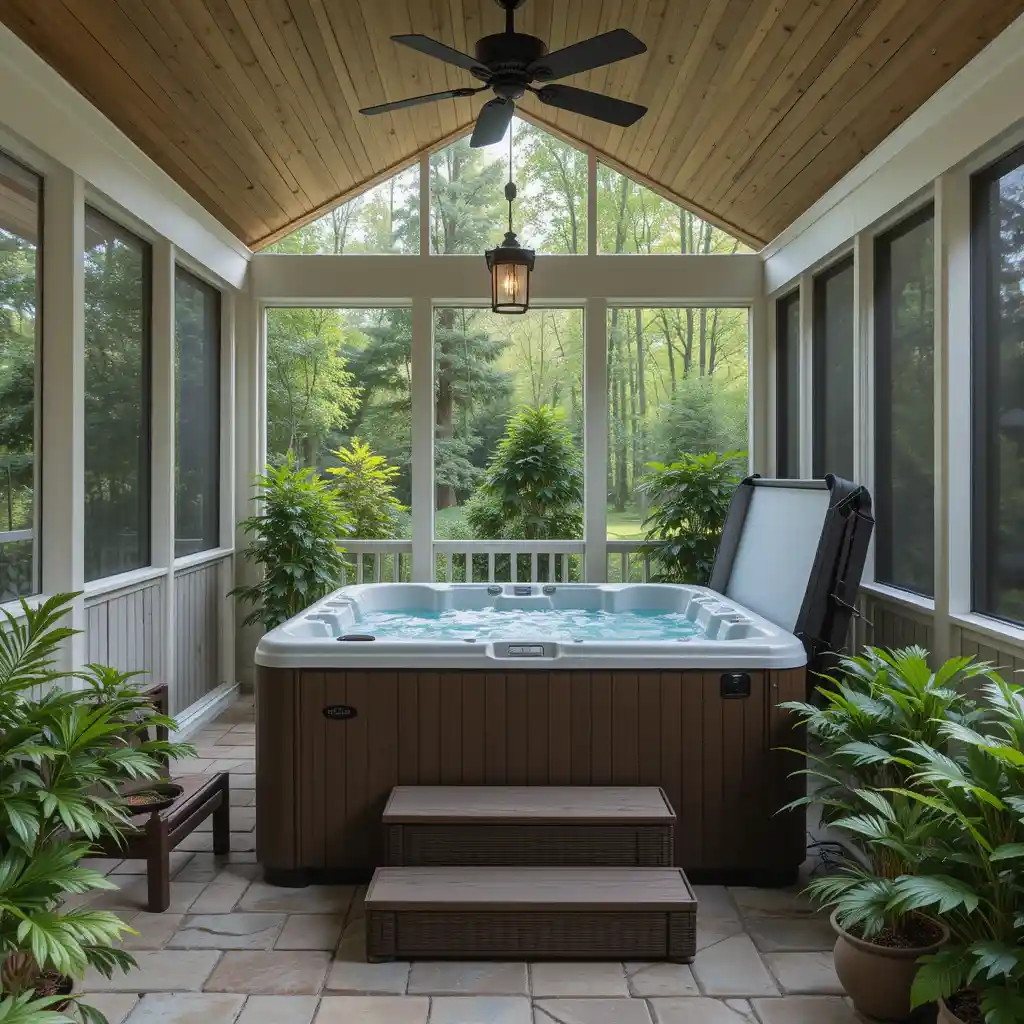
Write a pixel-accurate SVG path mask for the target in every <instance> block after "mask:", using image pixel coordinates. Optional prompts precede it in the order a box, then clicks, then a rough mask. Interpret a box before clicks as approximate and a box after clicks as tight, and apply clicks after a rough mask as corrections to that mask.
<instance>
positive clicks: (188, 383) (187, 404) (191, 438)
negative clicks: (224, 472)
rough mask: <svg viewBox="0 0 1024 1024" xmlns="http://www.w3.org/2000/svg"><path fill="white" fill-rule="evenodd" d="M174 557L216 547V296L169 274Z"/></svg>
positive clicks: (189, 278) (184, 274)
mask: <svg viewBox="0 0 1024 1024" xmlns="http://www.w3.org/2000/svg"><path fill="white" fill-rule="evenodd" d="M174 335H175V352H174V362H175V381H176V388H175V407H174V419H175V438H176V443H175V449H174V451H175V466H174V555H175V557H176V558H180V557H181V556H183V555H192V554H195V553H196V552H197V551H208V550H209V549H210V548H215V547H217V546H218V544H219V541H220V500H219V491H220V486H219V482H220V292H219V291H217V289H216V288H214V287H212V286H211V285H208V284H207V283H206V282H205V281H200V280H199V278H197V277H195V276H193V275H192V274H190V273H188V271H186V270H183V269H182V268H181V267H177V268H176V269H175V274H174Z"/></svg>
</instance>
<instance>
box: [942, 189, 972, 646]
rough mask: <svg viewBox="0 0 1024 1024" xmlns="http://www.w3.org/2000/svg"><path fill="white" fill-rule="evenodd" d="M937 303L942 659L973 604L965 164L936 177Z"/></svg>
mask: <svg viewBox="0 0 1024 1024" xmlns="http://www.w3.org/2000/svg"><path fill="white" fill-rule="evenodd" d="M934 305H935V356H934V358H935V413H934V415H935V614H934V617H933V634H932V654H933V657H934V659H935V662H936V664H938V663H940V662H942V661H943V660H945V659H946V658H948V657H949V656H950V653H951V652H950V645H951V636H950V622H949V613H950V612H957V613H960V614H966V613H967V612H969V611H970V610H971V433H972V431H971V181H970V177H969V176H968V174H967V172H966V171H964V170H960V171H953V172H950V173H948V174H943V175H941V176H940V177H939V178H937V179H936V181H935V303H934ZM954 523H955V524H956V532H955V533H954V532H953V530H952V529H951V524H954ZM957 653H959V651H957Z"/></svg>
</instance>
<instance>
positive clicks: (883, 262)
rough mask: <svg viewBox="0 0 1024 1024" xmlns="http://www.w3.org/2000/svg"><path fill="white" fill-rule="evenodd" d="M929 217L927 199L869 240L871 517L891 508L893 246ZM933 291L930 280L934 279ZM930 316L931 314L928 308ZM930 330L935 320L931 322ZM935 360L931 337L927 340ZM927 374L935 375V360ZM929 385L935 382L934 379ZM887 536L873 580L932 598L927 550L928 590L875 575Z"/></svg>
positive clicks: (880, 540) (884, 540) (883, 546)
mask: <svg viewBox="0 0 1024 1024" xmlns="http://www.w3.org/2000/svg"><path fill="white" fill-rule="evenodd" d="M928 221H932V222H933V224H934V221H935V202H934V200H928V202H926V203H925V204H924V205H923V206H921V207H919V208H918V209H916V210H914V211H913V212H912V213H909V214H907V215H906V216H905V217H903V218H902V219H900V220H899V221H897V222H896V223H895V224H893V225H892V226H891V227H889V228H887V229H886V230H885V231H882V232H880V233H879V234H877V235H875V237H874V240H873V243H874V244H873V255H874V280H873V281H872V304H873V314H874V323H873V349H874V350H873V353H872V356H873V360H874V367H873V376H874V381H873V385H874V402H873V403H872V404H873V413H874V445H873V448H874V451H873V453H872V456H873V458H874V492H875V515H876V519H877V517H878V516H879V514H882V515H885V514H886V512H887V511H888V510H889V509H891V508H892V507H893V503H892V490H893V488H892V461H893V459H892V448H893V445H892V407H891V402H887V401H884V399H885V397H886V395H890V396H891V392H892V287H891V286H892V276H891V270H892V245H893V243H894V242H896V241H898V240H899V239H900V238H903V237H904V236H905V235H907V234H909V233H910V232H911V231H914V230H915V229H917V228H919V227H920V226H921V225H922V224H926V223H927V222H928ZM934 250H935V239H934V234H933V240H932V251H933V254H934ZM933 290H934V283H933ZM933 317H934V312H933ZM933 334H934V324H933ZM932 351H933V359H934V336H933V339H932ZM932 372H933V375H934V363H933V368H932ZM933 386H934V381H933ZM934 426H935V408H934V404H933V407H932V428H933V429H934ZM932 462H933V466H932V484H933V487H934V482H935V481H934V455H933V459H932ZM934 507H935V498H934V490H933V492H932V510H933V514H934ZM892 540H893V538H892V535H891V533H889V532H888V531H887V530H884V529H881V528H877V529H876V530H875V562H874V565H875V570H874V576H875V579H876V580H877V581H878V582H879V583H881V584H882V585H883V586H886V587H893V588H894V589H896V590H903V591H906V593H908V594H915V595H916V596H918V597H920V598H923V599H925V600H934V597H935V594H934V590H935V569H936V566H935V557H934V552H933V553H932V593H931V594H924V593H921V592H920V591H917V590H911V589H910V588H908V587H903V586H900V585H899V584H898V583H894V582H893V581H892V580H891V579H881V578H880V577H879V567H880V566H886V567H887V568H888V569H889V570H890V571H889V573H888V575H889V576H890V577H891V576H892V575H893V573H892V572H891V569H892V566H893V554H894V552H893V544H892Z"/></svg>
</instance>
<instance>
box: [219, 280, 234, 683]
mask: <svg viewBox="0 0 1024 1024" xmlns="http://www.w3.org/2000/svg"><path fill="white" fill-rule="evenodd" d="M235 296H236V292H235V290H234V289H233V288H231V289H225V290H224V291H222V292H221V298H220V424H219V426H220V481H219V486H220V492H219V501H220V521H219V524H218V538H217V539H218V542H219V544H220V546H221V547H225V548H230V547H234V543H235V536H234V535H235V449H236V439H235V423H234V412H235ZM234 562H235V559H234V558H228V559H226V560H225V561H224V563H223V564H222V565H221V568H220V571H219V574H218V576H219V579H218V585H219V587H220V594H221V601H220V608H219V614H220V678H219V680H218V682H221V683H225V682H227V683H234V682H235V681H236V676H235V602H234V599H233V598H229V597H228V596H227V593H228V591H229V590H230V589H231V588H232V587H233V586H234V585H235V579H234V576H235V566H234Z"/></svg>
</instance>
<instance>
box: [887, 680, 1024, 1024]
mask: <svg viewBox="0 0 1024 1024" xmlns="http://www.w3.org/2000/svg"><path fill="white" fill-rule="evenodd" d="M982 704H983V707H984V710H985V718H984V720H983V722H982V723H981V724H978V725H976V726H973V727H972V726H969V725H965V724H961V723H958V722H948V721H947V722H941V723H939V727H938V729H939V734H940V738H941V739H942V740H943V741H945V742H946V743H949V742H954V741H955V742H956V743H957V744H958V745H959V746H960V748H961V749H962V753H961V754H960V755H959V756H957V757H951V756H949V755H948V753H945V752H944V751H943V750H941V749H938V748H937V747H935V746H932V745H929V744H925V743H920V742H918V743H912V744H909V745H908V747H907V749H906V751H905V753H906V757H907V760H908V761H913V762H915V763H916V764H917V765H918V767H917V770H916V771H915V772H914V773H913V775H912V777H911V780H910V781H911V785H910V786H909V787H908V788H906V789H903V790H901V791H900V792H899V794H898V795H899V796H900V797H901V798H905V799H908V800H912V801H914V802H916V803H917V804H918V805H919V806H921V807H923V808H925V809H926V810H927V813H928V814H929V815H931V816H932V818H933V819H934V820H937V821H938V822H940V823H941V828H939V829H937V830H936V833H935V837H934V840H935V846H936V851H935V852H936V854H937V857H938V858H939V859H940V860H941V862H942V864H943V866H944V869H945V872H946V874H944V875H931V876H929V875H927V874H923V877H921V878H919V879H918V884H917V886H916V889H915V890H914V891H912V892H911V891H908V892H907V893H906V894H905V895H904V897H903V898H901V899H897V900H896V901H895V902H894V906H895V908H896V909H898V910H904V909H906V908H913V909H918V910H924V911H926V912H932V913H941V914H942V917H943V919H944V920H945V921H946V923H947V924H948V925H949V927H950V929H951V932H952V942H951V944H950V945H949V946H947V947H946V948H944V949H943V950H941V951H940V952H939V953H937V954H936V955H934V956H932V957H929V958H928V960H927V962H926V963H925V964H924V965H923V966H922V968H921V969H920V971H919V972H918V975H917V978H916V980H915V986H914V993H913V997H914V1002H915V1004H916V1005H920V1004H923V1003H926V1002H931V1001H933V1000H935V999H939V998H948V997H949V996H951V995H953V994H954V993H957V992H959V991H962V990H964V989H974V990H975V992H976V993H977V995H978V996H979V997H980V1002H981V1008H982V1012H983V1013H984V1015H985V1021H986V1022H987V1024H1015V1022H1016V1024H1019V1022H1020V1021H1021V1020H1024V690H1022V688H1021V687H1019V686H1015V685H1013V684H1010V683H1007V682H1004V681H1003V680H1002V679H999V678H998V677H994V678H993V679H992V680H991V681H990V682H989V683H987V684H986V685H985V686H984V687H983V688H982Z"/></svg>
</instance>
